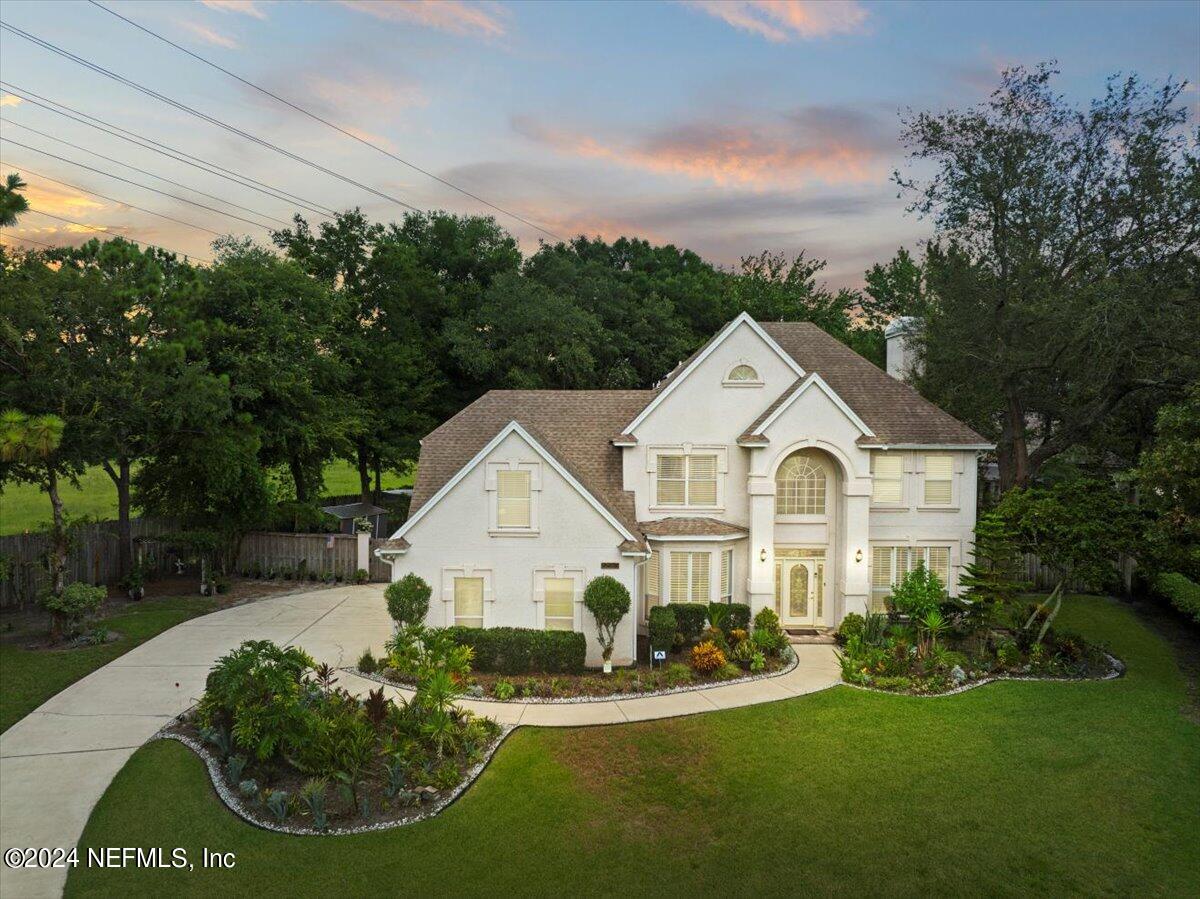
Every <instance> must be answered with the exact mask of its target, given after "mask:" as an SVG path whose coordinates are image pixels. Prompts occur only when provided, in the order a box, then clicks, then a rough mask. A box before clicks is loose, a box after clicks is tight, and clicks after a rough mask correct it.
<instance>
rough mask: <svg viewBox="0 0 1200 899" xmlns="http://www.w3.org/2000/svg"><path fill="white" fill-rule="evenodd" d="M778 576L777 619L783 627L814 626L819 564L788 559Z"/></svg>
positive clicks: (810, 560) (814, 561) (807, 560)
mask: <svg viewBox="0 0 1200 899" xmlns="http://www.w3.org/2000/svg"><path fill="white" fill-rule="evenodd" d="M780 574H781V577H780V583H779V588H780V593H781V596H780V597H779V611H780V615H779V617H780V619H781V621H782V623H783V625H784V626H785V627H788V626H793V625H809V626H811V625H814V624H816V623H817V616H818V609H817V591H818V587H819V583H820V577H821V571H820V563H819V562H818V561H817V560H816V559H788V560H787V561H785V562H784V563H783V569H782V571H781V572H780Z"/></svg>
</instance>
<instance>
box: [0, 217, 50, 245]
mask: <svg viewBox="0 0 1200 899" xmlns="http://www.w3.org/2000/svg"><path fill="white" fill-rule="evenodd" d="M26 211H28V210H26ZM0 233H3V232H0ZM8 239H9V240H19V241H21V243H33V244H37V245H38V246H39V247H46V248H47V249H49V250H61V249H62V247H57V246H55V245H54V244H52V243H46V241H44V240H34V239H33V238H32V237H23V236H20V235H18V236H17V237H13V236H12V235H11V234H10V235H8ZM9 246H12V244H9ZM18 249H20V248H19V247H18Z"/></svg>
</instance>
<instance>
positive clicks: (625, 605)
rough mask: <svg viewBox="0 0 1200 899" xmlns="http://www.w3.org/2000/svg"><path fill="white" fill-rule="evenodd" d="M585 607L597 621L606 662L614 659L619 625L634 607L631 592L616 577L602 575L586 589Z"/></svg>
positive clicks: (598, 634)
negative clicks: (613, 654) (631, 607)
mask: <svg viewBox="0 0 1200 899" xmlns="http://www.w3.org/2000/svg"><path fill="white" fill-rule="evenodd" d="M583 605H584V607H585V608H587V610H588V611H589V612H591V613H592V617H593V618H594V619H596V630H597V632H598V633H597V636H598V637H599V639H600V647H601V651H602V652H603V654H604V661H605V662H607V661H608V660H609V659H611V658H612V653H613V643H614V642H615V641H616V638H617V625H619V624H620V623H621V620H622V619H623V618H624V617H625V616H626V615H628V614H629V608H630V606H631V605H632V600H631V599H630V598H629V590H628V589H627V588H626V587H625V585H624V584H622V583H621V582H620V581H618V580H617V579H616V578H615V577H612V576H610V575H607V574H602V575H600V577H594V578H592V579H591V581H589V582H588V585H587V586H586V587H585V588H584V590H583Z"/></svg>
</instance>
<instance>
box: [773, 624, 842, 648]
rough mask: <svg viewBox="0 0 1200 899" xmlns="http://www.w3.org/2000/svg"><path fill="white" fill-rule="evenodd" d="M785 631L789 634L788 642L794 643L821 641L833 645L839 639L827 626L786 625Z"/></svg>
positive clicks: (820, 642) (823, 643)
mask: <svg viewBox="0 0 1200 899" xmlns="http://www.w3.org/2000/svg"><path fill="white" fill-rule="evenodd" d="M783 632H784V633H785V634H787V635H788V642H789V643H793V644H801V643H819V644H822V645H826V646H832V645H833V644H834V643H836V642H837V641H836V640H835V639H834V638H833V631H832V630H830V629H829V628H827V627H785V628H784V629H783Z"/></svg>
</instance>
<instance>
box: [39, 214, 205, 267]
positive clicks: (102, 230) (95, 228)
mask: <svg viewBox="0 0 1200 899" xmlns="http://www.w3.org/2000/svg"><path fill="white" fill-rule="evenodd" d="M26 212H36V213H37V214H38V215H44V216H46V217H47V218H52V219H58V220H59V221H60V222H66V223H67V224H68V225H76V226H77V227H80V228H90V229H91V230H92V231H99V232H100V233H101V234H107V235H108V236H109V237H119V238H121V240H127V241H129V242H130V243H135V244H138V245H139V246H143V247H151V248H152V249H155V250H162V251H163V252H164V253H174V254H175V255H176V256H183V257H184V258H187V257H188V256H189V255H191V254H189V253H180V252H179V251H178V250H171V249H168V248H167V247H160V246H159V245H158V244H153V243H146V242H145V241H143V240H138V239H137V238H136V237H129V236H128V235H125V234H119V233H115V232H113V231H110V230H109V229H107V228H101V227H98V226H97V225H89V224H88V223H87V222H77V221H75V220H74V219H69V218H64V217H63V216H61V215H55V214H54V213H53V212H44V211H43V210H41V209H33V208H30V209H27V210H26ZM192 258H193V259H199V260H200V261H201V262H207V263H209V264H210V265H211V264H213V261H212V260H211V259H209V258H208V257H206V256H192Z"/></svg>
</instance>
